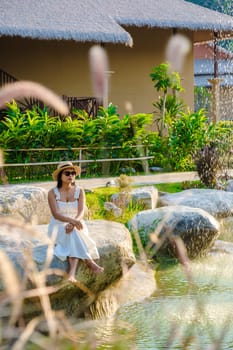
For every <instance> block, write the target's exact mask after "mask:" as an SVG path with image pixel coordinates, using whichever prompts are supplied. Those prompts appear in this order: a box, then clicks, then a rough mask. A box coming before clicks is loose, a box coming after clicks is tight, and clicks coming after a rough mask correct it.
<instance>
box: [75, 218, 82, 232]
mask: <svg viewBox="0 0 233 350" xmlns="http://www.w3.org/2000/svg"><path fill="white" fill-rule="evenodd" d="M74 226H75V227H76V228H77V229H78V230H82V229H83V225H82V223H81V221H79V220H75V224H74Z"/></svg>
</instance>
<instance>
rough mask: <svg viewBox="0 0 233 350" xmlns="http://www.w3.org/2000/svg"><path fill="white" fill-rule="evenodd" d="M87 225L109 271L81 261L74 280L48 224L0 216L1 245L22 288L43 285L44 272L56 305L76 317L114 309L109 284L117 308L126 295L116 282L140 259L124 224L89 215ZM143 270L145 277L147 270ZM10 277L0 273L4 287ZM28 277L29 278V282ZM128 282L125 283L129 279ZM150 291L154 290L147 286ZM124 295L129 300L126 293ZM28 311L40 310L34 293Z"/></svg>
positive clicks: (51, 296)
mask: <svg viewBox="0 0 233 350" xmlns="http://www.w3.org/2000/svg"><path fill="white" fill-rule="evenodd" d="M87 226H88V228H89V232H90V235H91V236H92V237H93V238H94V240H95V242H96V244H97V247H98V250H99V253H100V261H99V264H100V265H101V266H103V267H104V272H103V273H101V274H98V275H96V274H94V273H93V272H92V271H90V270H89V269H88V267H87V266H86V265H85V264H84V263H83V262H80V264H79V268H78V270H77V274H76V278H77V281H78V282H77V283H76V284H73V283H70V282H68V281H67V280H66V276H65V274H66V271H67V262H62V261H60V260H59V259H57V258H56V257H54V256H53V254H52V244H51V241H50V240H49V239H48V237H47V225H38V226H35V227H32V226H29V225H27V226H25V225H23V224H21V223H19V222H18V221H13V220H12V219H11V218H6V217H2V218H0V249H1V250H2V251H4V253H6V254H7V256H8V258H9V260H10V262H12V264H13V266H14V269H15V270H16V271H17V275H18V281H19V282H18V283H19V284H21V285H20V288H23V289H24V288H25V289H29V288H31V287H32V286H33V287H39V285H38V283H41V277H42V276H41V277H40V279H38V277H39V273H42V274H44V276H45V283H46V285H47V287H48V288H52V290H50V293H51V294H50V300H51V304H52V307H53V308H54V309H57V310H61V309H63V310H65V313H66V314H67V315H71V316H74V317H82V316H83V315H84V314H85V313H86V312H87V311H88V310H91V309H92V312H91V313H92V317H95V312H94V310H96V313H97V314H98V315H99V314H100V310H101V314H103V310H105V312H106V313H109V312H108V310H107V307H106V305H107V301H106V298H107V296H108V297H109V296H110V295H111V293H110V291H109V292H108V293H107V292H106V294H103V292H104V291H106V290H107V289H108V288H111V289H112V291H114V300H115V307H114V310H115V311H116V308H117V307H118V306H119V305H120V303H121V302H122V298H120V297H119V298H116V295H118V294H117V293H120V290H118V292H116V290H117V289H116V288H114V285H115V286H118V284H117V283H118V282H119V281H124V280H125V279H126V280H127V276H128V274H129V276H130V274H131V272H130V271H131V267H132V266H133V265H134V264H135V262H136V259H135V256H134V253H133V250H132V240H131V235H130V233H129V231H128V230H127V229H126V227H125V226H124V225H122V224H119V223H115V222H110V221H104V220H94V221H87ZM1 263H2V262H1ZM9 273H10V271H9ZM139 275H140V274H139ZM140 276H141V279H142V274H141V275H140ZM150 276H152V274H151V273H150V274H149V277H148V276H147V279H148V278H149V279H150V285H152V284H153V285H154V289H155V282H154V281H153V280H152V277H150ZM6 279H7V276H3V275H2V276H1V285H0V289H1V290H2V289H3V288H4V285H7V281H6ZM153 279H154V278H153ZM24 281H27V283H26V284H25V286H24V284H23V283H24ZM37 281H40V282H37ZM122 283H123V282H122ZM123 285H124V286H125V283H123ZM53 288H55V289H53ZM129 290H130V289H129ZM151 290H152V288H149V291H150V292H151V293H152V291H151ZM104 295H106V297H105V298H104ZM99 296H101V298H100V299H98V298H99ZM140 296H141V295H140ZM145 296H149V295H148V293H147V292H146V291H145ZM136 297H137V292H136V291H135V298H136ZM109 300H110V299H109ZM123 300H124V301H125V300H126V297H125V298H123ZM102 304H103V305H104V306H103V305H102ZM23 311H24V315H25V317H27V318H28V319H31V318H32V317H33V316H34V315H36V314H38V313H40V312H41V306H40V303H38V302H37V300H35V298H33V299H28V301H27V302H26V303H25V305H24V310H23ZM111 311H113V310H112V309H111Z"/></svg>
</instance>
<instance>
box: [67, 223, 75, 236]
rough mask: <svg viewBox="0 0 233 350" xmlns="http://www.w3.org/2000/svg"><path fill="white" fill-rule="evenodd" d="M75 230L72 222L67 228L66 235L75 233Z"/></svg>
mask: <svg viewBox="0 0 233 350" xmlns="http://www.w3.org/2000/svg"><path fill="white" fill-rule="evenodd" d="M73 229H74V225H73V224H72V223H70V222H69V223H68V224H67V225H66V226H65V231H66V233H70V232H71V231H73Z"/></svg>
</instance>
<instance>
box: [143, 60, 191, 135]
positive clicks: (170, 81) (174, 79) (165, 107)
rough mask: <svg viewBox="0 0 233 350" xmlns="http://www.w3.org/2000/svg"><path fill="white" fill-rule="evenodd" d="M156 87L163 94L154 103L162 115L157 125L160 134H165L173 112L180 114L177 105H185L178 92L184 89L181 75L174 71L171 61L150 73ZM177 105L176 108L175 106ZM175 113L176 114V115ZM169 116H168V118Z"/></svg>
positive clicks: (180, 106) (181, 106)
mask: <svg viewBox="0 0 233 350" xmlns="http://www.w3.org/2000/svg"><path fill="white" fill-rule="evenodd" d="M150 77H151V79H152V81H153V82H154V87H155V89H156V90H157V91H158V92H162V93H163V95H162V96H161V97H159V101H158V102H156V103H155V104H154V106H155V107H156V109H157V110H159V111H160V113H161V115H160V118H159V119H158V122H157V126H158V130H159V134H160V135H161V136H163V134H164V128H165V124H166V122H167V121H168V120H169V118H168V116H170V118H171V117H172V116H173V115H172V112H173V113H174V112H175V113H176V115H177V114H178V112H177V107H179V108H182V109H183V107H184V105H183V102H182V101H180V102H179V100H178V99H177V96H176V93H177V92H180V91H183V87H182V86H181V80H180V75H179V73H178V72H174V71H173V72H172V71H171V66H170V64H169V63H167V62H166V63H161V64H159V65H158V66H156V67H154V68H153V69H152V73H151V74H150ZM169 89H170V90H171V93H172V97H169V100H168V101H167V99H168V90H169ZM174 107H175V108H174ZM176 115H175V116H176ZM166 116H167V118H166Z"/></svg>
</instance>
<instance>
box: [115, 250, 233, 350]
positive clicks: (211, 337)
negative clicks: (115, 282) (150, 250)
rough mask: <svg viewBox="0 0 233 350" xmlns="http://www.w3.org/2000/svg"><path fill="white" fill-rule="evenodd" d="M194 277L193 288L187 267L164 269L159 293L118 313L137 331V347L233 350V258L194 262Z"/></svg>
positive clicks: (220, 256) (160, 273) (160, 272)
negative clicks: (213, 346) (219, 343)
mask: <svg viewBox="0 0 233 350" xmlns="http://www.w3.org/2000/svg"><path fill="white" fill-rule="evenodd" d="M191 275H192V280H193V285H192V286H191V285H190V283H189V282H188V278H187V275H186V273H185V271H184V270H183V268H182V266H181V265H173V266H170V267H167V268H163V269H160V270H158V271H157V277H156V278H157V284H158V291H156V293H155V294H154V295H153V296H152V297H151V298H150V299H148V300H146V301H143V302H142V303H136V304H135V303H134V304H131V305H127V306H125V307H123V308H122V309H121V310H120V311H119V312H118V315H117V319H118V321H119V320H121V321H124V322H126V323H128V324H130V326H131V329H133V330H134V332H133V333H134V345H135V347H132V348H136V349H138V350H141V349H153V350H154V349H198V350H200V349H205V350H206V349H210V345H211V344H213V343H216V342H217V341H221V346H220V347H219V348H218V349H233V323H232V322H231V320H232V319H233V255H231V254H224V253H221V254H219V253H218V254H215V255H214V254H211V255H210V256H208V257H207V258H205V259H202V260H199V261H193V262H191ZM145 288H146V286H145ZM169 344H170V345H169Z"/></svg>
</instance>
